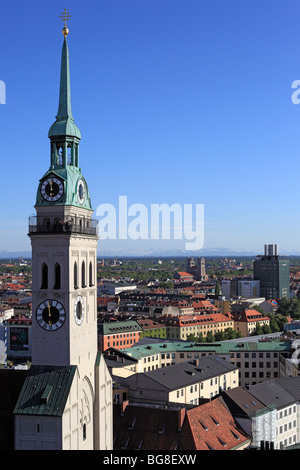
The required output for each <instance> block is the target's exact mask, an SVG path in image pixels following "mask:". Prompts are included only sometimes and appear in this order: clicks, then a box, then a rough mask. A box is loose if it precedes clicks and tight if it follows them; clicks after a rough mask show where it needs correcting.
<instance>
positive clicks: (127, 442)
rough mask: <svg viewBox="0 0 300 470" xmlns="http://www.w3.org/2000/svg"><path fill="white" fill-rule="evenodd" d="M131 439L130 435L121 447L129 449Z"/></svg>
mask: <svg viewBox="0 0 300 470" xmlns="http://www.w3.org/2000/svg"><path fill="white" fill-rule="evenodd" d="M129 441H130V436H129V437H128V439H127V441H126V443H125V444H123V445H122V447H121V449H123V450H124V449H127V446H128V444H129Z"/></svg>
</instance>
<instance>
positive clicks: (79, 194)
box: [77, 180, 85, 204]
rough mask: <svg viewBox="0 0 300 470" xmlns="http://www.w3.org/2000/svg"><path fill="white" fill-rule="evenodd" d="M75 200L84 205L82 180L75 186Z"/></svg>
mask: <svg viewBox="0 0 300 470" xmlns="http://www.w3.org/2000/svg"><path fill="white" fill-rule="evenodd" d="M77 198H78V201H79V203H80V204H83V203H84V199H85V186H84V182H83V181H82V180H79V181H78V184H77Z"/></svg>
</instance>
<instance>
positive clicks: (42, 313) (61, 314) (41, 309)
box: [36, 299, 66, 331]
mask: <svg viewBox="0 0 300 470" xmlns="http://www.w3.org/2000/svg"><path fill="white" fill-rule="evenodd" d="M36 320H37V322H38V324H39V325H40V327H41V328H43V329H44V330H47V331H55V330H58V328H61V327H62V326H63V324H64V323H65V320H66V311H65V309H64V307H63V305H62V304H61V303H60V302H57V300H54V299H49V300H44V301H43V302H42V303H40V305H39V306H38V308H37V309H36Z"/></svg>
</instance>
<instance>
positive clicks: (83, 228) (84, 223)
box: [28, 216, 98, 237]
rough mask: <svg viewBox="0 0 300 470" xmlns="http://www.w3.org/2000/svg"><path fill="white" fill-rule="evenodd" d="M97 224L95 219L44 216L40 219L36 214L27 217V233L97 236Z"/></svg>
mask: <svg viewBox="0 0 300 470" xmlns="http://www.w3.org/2000/svg"><path fill="white" fill-rule="evenodd" d="M97 224H98V220H95V219H87V220H82V219H80V220H79V221H77V222H74V221H72V220H63V219H61V218H55V219H53V220H52V219H51V218H44V219H41V218H40V217H37V216H30V217H29V224H28V231H29V235H34V234H41V235H49V234H54V235H59V234H68V235H73V234H75V235H89V236H94V237H97V236H98V235H97Z"/></svg>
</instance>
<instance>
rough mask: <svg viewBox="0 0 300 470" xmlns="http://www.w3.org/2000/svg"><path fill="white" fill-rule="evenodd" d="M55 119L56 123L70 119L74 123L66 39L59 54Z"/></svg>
mask: <svg viewBox="0 0 300 470" xmlns="http://www.w3.org/2000/svg"><path fill="white" fill-rule="evenodd" d="M56 119H57V120H58V121H61V120H64V119H71V120H72V121H74V119H73V116H72V109H71V85H70V65H69V48H68V44H67V38H66V37H65V39H64V43H63V47H62V53H61V69H60V92H59V107H58V113H57V116H56Z"/></svg>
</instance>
